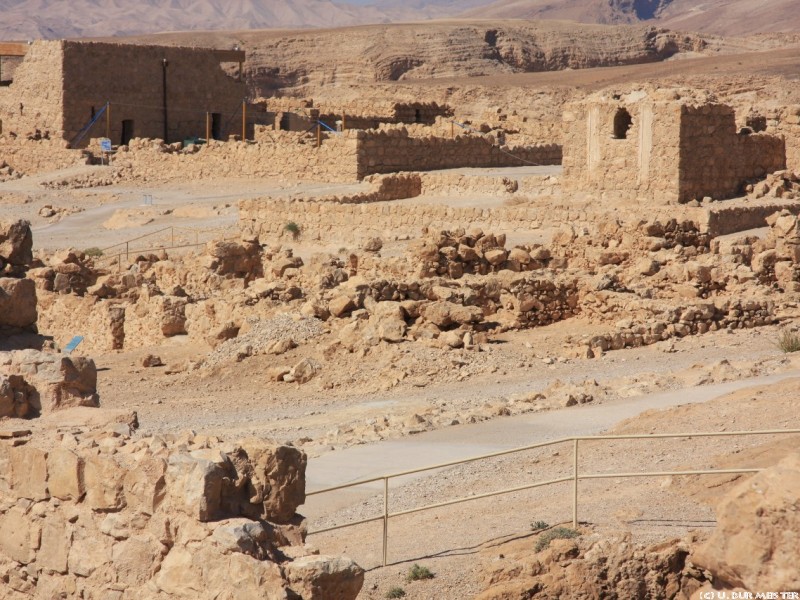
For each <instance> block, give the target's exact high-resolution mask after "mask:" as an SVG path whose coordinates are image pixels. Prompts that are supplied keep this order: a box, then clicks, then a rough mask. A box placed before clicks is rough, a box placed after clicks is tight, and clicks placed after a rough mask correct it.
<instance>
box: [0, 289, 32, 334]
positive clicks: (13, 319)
mask: <svg viewBox="0 0 800 600" xmlns="http://www.w3.org/2000/svg"><path fill="white" fill-rule="evenodd" d="M36 318H37V313H36V284H34V282H33V281H32V280H31V279H13V278H9V277H2V278H0V327H13V328H20V329H27V328H30V327H33V326H34V325H35V324H36Z"/></svg>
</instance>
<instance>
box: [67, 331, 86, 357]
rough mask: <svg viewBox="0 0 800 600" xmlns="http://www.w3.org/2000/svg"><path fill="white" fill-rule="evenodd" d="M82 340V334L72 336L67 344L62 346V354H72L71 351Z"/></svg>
mask: <svg viewBox="0 0 800 600" xmlns="http://www.w3.org/2000/svg"><path fill="white" fill-rule="evenodd" d="M82 341H83V336H82V335H76V336H75V337H74V338H72V339H71V340H70V342H69V344H67V345H66V346H64V351H63V352H62V354H72V351H73V350H75V348H77V347H78V345H79V344H80V343H81V342H82Z"/></svg>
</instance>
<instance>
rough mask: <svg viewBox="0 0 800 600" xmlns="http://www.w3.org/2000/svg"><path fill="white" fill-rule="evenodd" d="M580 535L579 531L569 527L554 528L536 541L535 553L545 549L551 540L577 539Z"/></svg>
mask: <svg viewBox="0 0 800 600" xmlns="http://www.w3.org/2000/svg"><path fill="white" fill-rule="evenodd" d="M580 534H581V533H580V532H579V531H577V530H575V529H570V528H569V527H556V528H555V529H551V530H550V531H545V532H544V533H542V534H541V535H540V536H539V538H538V539H537V540H536V547H535V549H536V552H540V551H541V550H544V549H545V548H547V547H548V546H549V545H550V542H552V541H553V540H569V539H572V538H576V537H578V536H579V535H580Z"/></svg>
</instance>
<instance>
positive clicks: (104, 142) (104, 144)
mask: <svg viewBox="0 0 800 600" xmlns="http://www.w3.org/2000/svg"><path fill="white" fill-rule="evenodd" d="M100 150H102V151H103V152H111V151H112V148H111V140H110V139H108V138H100Z"/></svg>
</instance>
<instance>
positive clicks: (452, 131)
mask: <svg viewBox="0 0 800 600" xmlns="http://www.w3.org/2000/svg"><path fill="white" fill-rule="evenodd" d="M450 137H451V138H452V137H456V126H455V125H454V124H453V122H452V121H450Z"/></svg>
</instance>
